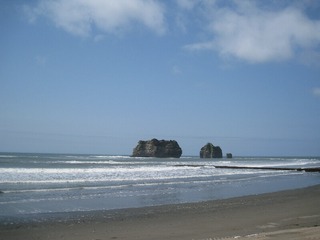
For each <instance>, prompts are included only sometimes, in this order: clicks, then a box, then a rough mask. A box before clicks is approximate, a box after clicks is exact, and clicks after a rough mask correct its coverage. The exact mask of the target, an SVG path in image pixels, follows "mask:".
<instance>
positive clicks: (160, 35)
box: [0, 0, 320, 156]
mask: <svg viewBox="0 0 320 240" xmlns="http://www.w3.org/2000/svg"><path fill="white" fill-rule="evenodd" d="M0 53H1V54H0V151H2V152H43V153H88V154H128V155H130V154H131V153H132V150H133V148H134V147H135V146H136V144H137V142H138V141H139V140H148V139H152V138H158V139H167V140H170V139H172V140H176V141H177V142H178V143H179V145H180V147H181V148H182V151H183V155H185V156H187V155H194V156H198V155H199V151H200V148H201V147H202V146H203V145H205V144H206V143H208V142H211V143H213V144H214V145H216V146H220V147H221V148H222V151H223V154H224V155H225V154H226V153H227V152H230V153H233V155H235V156H320V1H319V0H296V1H295V0H268V1H263V0H251V1H249V0H248V1H247V0H241V1H240V0H234V1H232V0H170V1H165V0H162V1H161V0H28V1H27V0H25V1H23V0H14V1H11V0H0Z"/></svg>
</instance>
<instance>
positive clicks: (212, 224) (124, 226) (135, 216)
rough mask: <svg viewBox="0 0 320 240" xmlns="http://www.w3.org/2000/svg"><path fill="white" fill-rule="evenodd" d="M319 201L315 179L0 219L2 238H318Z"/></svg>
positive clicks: (319, 230) (195, 239)
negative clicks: (181, 199)
mask: <svg viewBox="0 0 320 240" xmlns="http://www.w3.org/2000/svg"><path fill="white" fill-rule="evenodd" d="M319 202H320V185H316V186H311V187H306V188H301V189H295V190H285V191H280V192H274V193H265V194H259V195H250V196H244V197H236V198H229V199H224V200H212V201H205V202H198V203H184V204H174V205H162V206H152V207H144V208H130V209H119V210H105V211H93V212H77V213H70V214H66V213H63V214H54V215H52V218H50V217H49V218H47V219H46V220H45V221H41V218H40V219H39V220H40V221H31V222H29V223H28V222H20V223H17V224H12V225H1V224H0V239H8V240H10V239H79V240H81V239H101V240H102V239H190V240H192V239H194V240H200V239H217V238H228V237H229V238H230V239H234V237H236V236H237V237H239V238H238V239H241V238H240V237H244V238H243V239H247V238H249V236H250V239H268V238H267V235H268V234H274V235H273V236H276V234H278V235H279V236H280V235H281V238H274V239H286V238H285V237H286V236H285V235H286V234H287V235H290V236H291V238H288V239H293V238H292V235H297V236H299V234H303V233H304V234H309V233H310V232H311V233H312V234H313V235H312V236H316V237H317V238H314V239H320V207H319ZM35 216H36V215H35ZM246 236H247V237H246ZM301 236H302V235H301ZM301 236H300V238H297V239H303V238H301Z"/></svg>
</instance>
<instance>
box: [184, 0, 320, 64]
mask: <svg viewBox="0 0 320 240" xmlns="http://www.w3.org/2000/svg"><path fill="white" fill-rule="evenodd" d="M229 2H230V1H229ZM231 2H232V1H231ZM232 3H233V4H226V5H224V6H221V5H218V4H212V5H211V6H212V8H211V9H210V10H207V11H206V12H207V19H206V21H207V23H206V26H207V28H206V32H207V34H208V36H209V37H208V38H209V40H207V41H205V42H197V43H193V44H189V45H186V46H185V47H186V48H187V49H189V50H213V51H217V52H218V53H219V54H220V55H221V56H231V57H235V58H238V59H242V60H245V61H248V62H251V63H259V62H268V61H282V60H288V59H292V58H294V57H296V56H297V55H298V53H299V52H300V53H301V52H303V51H309V52H310V51H316V50H317V48H318V46H319V44H320V21H319V20H313V19H310V18H309V17H308V16H307V15H306V14H305V13H304V12H303V9H302V8H298V7H295V6H286V7H284V8H282V9H276V10H274V9H266V8H262V7H259V6H257V5H256V4H255V2H254V1H234V2H232Z"/></svg>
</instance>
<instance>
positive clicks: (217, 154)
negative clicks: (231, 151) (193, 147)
mask: <svg viewBox="0 0 320 240" xmlns="http://www.w3.org/2000/svg"><path fill="white" fill-rule="evenodd" d="M200 158H222V150H221V148H220V147H219V146H214V145H213V144H212V143H207V144H206V145H204V146H203V147H202V148H201V150H200Z"/></svg>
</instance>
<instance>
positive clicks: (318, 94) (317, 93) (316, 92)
mask: <svg viewBox="0 0 320 240" xmlns="http://www.w3.org/2000/svg"><path fill="white" fill-rule="evenodd" d="M312 93H313V95H314V96H316V97H320V87H316V88H314V89H312Z"/></svg>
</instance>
